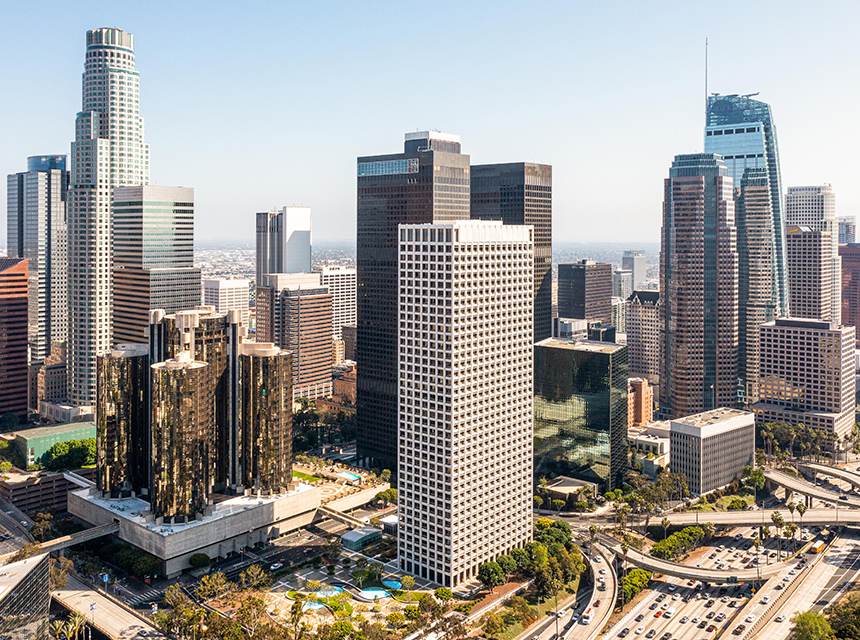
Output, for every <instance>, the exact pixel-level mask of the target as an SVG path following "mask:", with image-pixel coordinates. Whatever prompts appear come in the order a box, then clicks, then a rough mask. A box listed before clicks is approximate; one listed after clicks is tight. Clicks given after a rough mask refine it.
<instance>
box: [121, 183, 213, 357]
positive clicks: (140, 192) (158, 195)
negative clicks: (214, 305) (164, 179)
mask: <svg viewBox="0 0 860 640" xmlns="http://www.w3.org/2000/svg"><path fill="white" fill-rule="evenodd" d="M199 305H200V269H197V268H196V267H195V266H194V189H190V188H188V187H156V186H153V185H148V186H141V187H117V188H116V189H114V202H113V340H114V342H116V343H125V342H138V343H140V342H145V341H146V339H147V328H148V327H149V312H150V311H152V310H153V309H162V310H163V311H165V312H166V313H175V312H176V311H182V310H185V309H193V308H195V307H197V306H199Z"/></svg>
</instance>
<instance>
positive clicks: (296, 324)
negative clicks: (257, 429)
mask: <svg viewBox="0 0 860 640" xmlns="http://www.w3.org/2000/svg"><path fill="white" fill-rule="evenodd" d="M266 285H267V286H263V287H258V288H257V339H258V340H261V341H265V342H273V343H274V344H276V345H278V346H279V347H281V348H282V349H287V350H289V351H291V352H292V354H293V357H292V367H293V378H292V379H293V396H294V397H295V398H309V399H314V398H325V397H328V396H330V395H331V370H332V365H333V364H334V362H333V360H334V358H333V352H334V350H333V336H332V333H333V332H332V295H331V293H329V290H328V288H326V287H323V286H320V274H319V273H287V274H283V273H274V274H269V275H268V276H267V277H266Z"/></svg>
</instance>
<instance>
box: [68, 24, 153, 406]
mask: <svg viewBox="0 0 860 640" xmlns="http://www.w3.org/2000/svg"><path fill="white" fill-rule="evenodd" d="M82 93H83V104H82V107H81V110H80V111H79V112H78V115H77V119H76V123H75V140H74V142H72V154H71V180H70V186H69V194H68V229H69V243H68V255H69V272H68V281H69V348H68V374H69V392H68V399H69V400H70V401H71V402H72V403H73V404H76V405H79V406H81V405H92V404H93V403H94V402H95V396H96V357H97V356H99V355H102V354H104V353H107V352H108V351H109V350H110V348H111V321H112V318H113V311H112V292H113V290H112V283H111V280H112V267H113V265H112V263H111V259H112V254H113V249H112V241H111V232H112V228H111V210H112V205H113V190H114V188H115V187H118V186H120V185H124V186H132V185H145V184H148V183H149V146H148V145H147V144H146V143H144V141H143V140H144V137H143V118H141V116H140V74H139V73H138V71H137V68H136V66H135V62H134V37H133V36H132V34H130V33H128V32H125V31H123V30H122V29H116V28H111V27H105V28H99V29H92V30H90V31H87V51H86V63H85V65H84V74H83V91H82Z"/></svg>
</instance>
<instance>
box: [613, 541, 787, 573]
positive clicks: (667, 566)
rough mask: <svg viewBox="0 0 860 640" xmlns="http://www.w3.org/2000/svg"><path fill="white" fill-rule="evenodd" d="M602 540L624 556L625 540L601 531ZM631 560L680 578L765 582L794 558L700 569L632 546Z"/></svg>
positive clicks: (616, 553)
mask: <svg viewBox="0 0 860 640" xmlns="http://www.w3.org/2000/svg"><path fill="white" fill-rule="evenodd" d="M600 541H601V542H602V543H604V544H605V545H606V546H607V547H608V548H609V550H610V551H612V553H614V554H615V555H616V556H617V557H619V558H623V557H625V556H624V553H623V552H622V550H621V543H620V542H618V541H617V540H615V539H614V538H610V537H609V536H606V535H600ZM626 559H627V562H629V563H630V564H634V565H636V566H637V567H639V568H641V569H646V570H648V571H652V572H654V573H662V574H663V575H666V576H675V577H676V578H684V579H686V580H700V581H701V582H708V583H711V584H735V583H740V582H761V581H762V580H766V579H767V578H769V577H771V576H773V575H776V574H777V573H779V572H780V571H782V570H784V569H785V568H786V567H788V566H789V565H790V564H793V562H794V560H791V561H784V562H775V563H774V564H770V565H765V566H763V567H756V568H755V569H732V570H730V571H723V570H720V569H704V568H702V569H700V568H697V567H690V566H687V565H685V564H679V563H677V562H671V561H669V560H661V559H659V558H655V557H654V556H649V555H648V554H645V553H642V552H640V551H637V550H636V549H632V548H631V549H628V550H627V556H626Z"/></svg>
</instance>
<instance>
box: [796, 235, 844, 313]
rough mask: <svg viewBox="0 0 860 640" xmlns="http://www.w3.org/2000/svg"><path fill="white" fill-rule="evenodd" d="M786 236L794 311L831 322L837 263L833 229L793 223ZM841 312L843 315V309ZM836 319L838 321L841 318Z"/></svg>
mask: <svg viewBox="0 0 860 640" xmlns="http://www.w3.org/2000/svg"><path fill="white" fill-rule="evenodd" d="M785 239H786V243H785V246H786V250H787V252H788V285H789V291H790V292H791V296H790V297H789V301H790V304H791V312H792V313H793V314H794V315H795V317H797V318H811V319H814V320H826V321H828V322H829V321H831V320H834V318H833V307H834V304H833V275H832V269H833V266H834V263H833V260H832V259H831V256H832V251H833V242H832V240H831V238H830V232H829V231H815V230H813V229H810V228H809V227H806V226H800V225H790V226H789V227H788V229H786V235H785ZM840 264H841V263H840ZM840 271H841V269H840ZM841 288H842V287H841V283H840V289H841ZM840 301H841V297H840ZM839 315H840V316H841V315H842V314H841V309H840V314H839ZM834 321H836V320H834ZM836 322H837V324H838V321H836Z"/></svg>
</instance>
